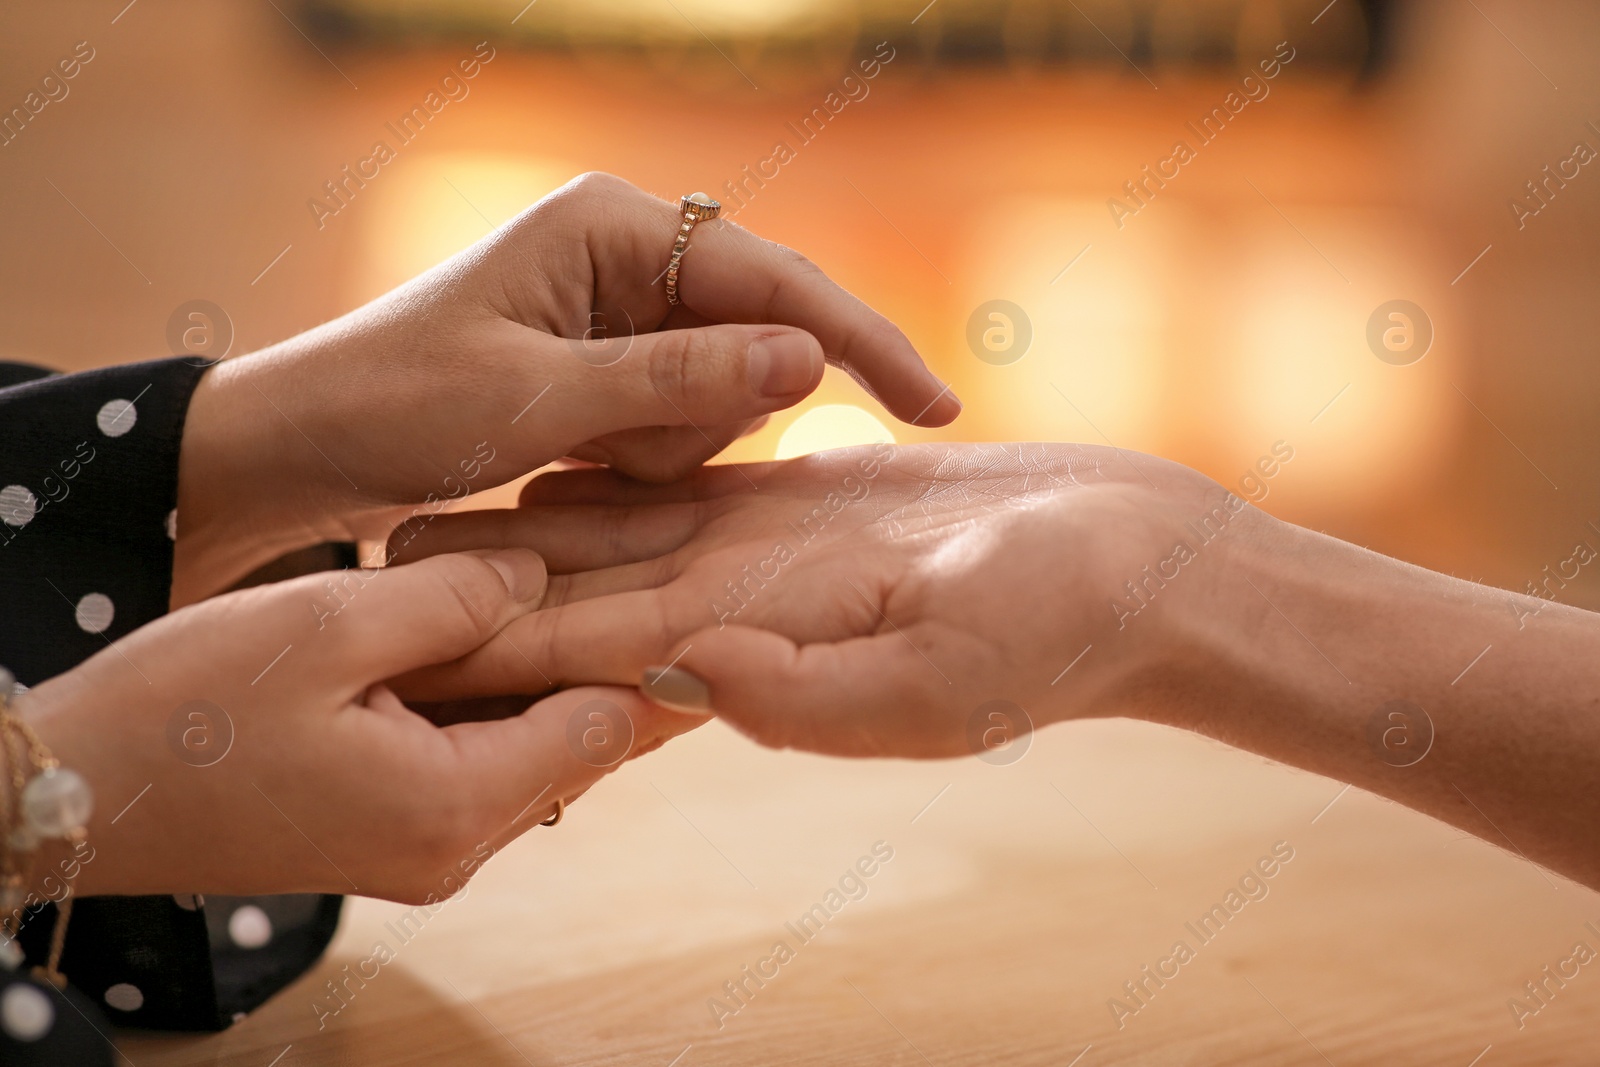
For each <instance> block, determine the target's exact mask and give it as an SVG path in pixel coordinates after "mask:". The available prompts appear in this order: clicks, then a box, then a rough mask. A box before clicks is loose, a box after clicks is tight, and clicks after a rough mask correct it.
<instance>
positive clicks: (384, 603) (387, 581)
mask: <svg viewBox="0 0 1600 1067" xmlns="http://www.w3.org/2000/svg"><path fill="white" fill-rule="evenodd" d="M318 579H320V580H321V581H320V582H319V581H318ZM546 585H547V578H546V575H545V569H544V562H543V561H542V560H541V559H540V558H539V557H538V555H537V554H536V553H533V552H530V551H528V550H526V549H516V548H513V549H506V550H503V551H498V552H483V553H456V554H452V555H443V556H435V557H433V558H431V559H426V560H423V561H422V562H420V563H413V564H410V565H408V566H403V567H385V568H381V569H379V568H372V569H369V570H349V571H335V572H331V573H329V574H327V575H319V576H314V577H313V578H310V579H300V580H298V581H295V582H288V583H284V584H283V585H281V586H274V587H264V588H265V589H267V590H271V592H270V593H268V594H267V595H271V596H274V597H275V598H276V599H278V600H280V601H281V602H282V608H283V610H284V612H285V613H286V615H289V616H292V617H293V618H294V619H295V620H305V619H307V618H312V617H314V618H315V621H316V622H317V626H316V628H315V629H313V630H312V632H311V633H309V634H307V633H305V630H306V629H307V628H308V627H307V626H306V625H305V624H304V623H303V622H302V623H301V625H300V626H299V627H297V628H296V629H297V631H298V632H297V634H296V636H297V637H298V639H299V643H300V644H301V645H302V646H303V647H304V651H303V653H302V657H301V658H300V659H299V660H298V662H297V663H296V667H297V668H298V670H296V671H295V672H294V674H295V676H297V677H304V678H307V679H311V680H313V681H314V682H315V684H318V685H325V684H326V683H327V681H328V680H329V679H343V680H345V681H347V682H348V683H350V684H351V686H352V687H353V691H355V692H359V691H362V690H364V689H365V688H366V687H367V686H368V685H370V684H371V683H372V682H373V681H374V680H375V679H381V678H387V677H389V676H390V675H395V674H399V673H401V672H403V671H406V670H410V669H413V668H416V667H421V666H423V665H425V664H430V663H442V662H445V661H448V660H453V659H456V658H458V657H460V656H462V655H465V654H466V653H468V652H470V651H471V650H473V649H475V648H478V647H479V646H481V645H482V644H483V643H484V642H485V641H488V640H489V639H490V638H492V637H494V636H495V634H497V633H498V632H499V631H500V630H501V629H502V628H503V627H505V626H506V625H508V624H509V623H510V622H512V621H513V620H514V619H516V618H517V617H519V616H521V615H523V614H524V613H526V612H529V611H533V610H534V609H536V608H537V607H538V606H539V604H540V602H541V600H542V599H543V597H544V592H545V588H546ZM251 592H255V591H253V590H252V591H251ZM308 600H309V601H310V603H311V605H312V611H310V612H308V611H307V610H306V605H307V602H308ZM319 608H320V611H319V610H318V609H319ZM294 642H295V639H294V638H290V642H289V643H290V645H291V647H292V645H293V644H294ZM287 651H288V650H286V652H287ZM509 691H510V690H501V692H509ZM523 691H524V692H528V691H531V690H523Z"/></svg>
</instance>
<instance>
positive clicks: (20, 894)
mask: <svg viewBox="0 0 1600 1067" xmlns="http://www.w3.org/2000/svg"><path fill="white" fill-rule="evenodd" d="M16 692H17V684H16V678H15V677H14V676H13V675H12V674H11V672H10V671H8V670H6V669H5V668H4V667H0V772H5V773H4V779H5V781H4V782H3V783H0V909H3V911H4V915H3V917H0V935H3V940H0V966H4V967H6V968H7V969H8V970H14V969H16V967H17V966H18V965H20V963H21V961H22V954H21V951H20V950H19V949H18V948H17V945H16V937H17V931H18V930H19V929H20V928H21V926H22V922H23V916H24V913H25V912H26V911H27V910H28V908H29V907H30V906H31V904H32V903H33V901H32V899H31V895H30V894H29V893H28V891H27V885H28V881H27V875H28V868H29V866H30V865H31V861H32V858H33V854H34V852H36V851H37V850H38V848H39V844H40V842H41V841H43V840H45V839H58V840H62V841H66V842H67V843H68V844H70V845H72V846H74V848H76V847H77V846H78V845H79V844H81V843H82V842H83V841H84V840H85V838H86V837H87V836H88V831H87V827H88V823H89V816H90V814H92V812H93V810H94V793H93V792H92V791H91V790H90V788H89V783H88V782H86V781H84V779H83V776H82V775H81V774H79V773H78V772H76V771H74V770H70V769H69V768H66V767H63V766H61V761H60V760H58V759H56V758H55V756H54V755H53V754H52V753H51V752H50V750H49V749H48V748H46V747H45V745H44V743H43V742H42V741H40V740H39V735H38V734H36V733H35V732H34V730H33V727H31V726H29V725H28V724H27V723H26V722H24V721H22V719H20V718H18V717H17V715H16V714H15V713H14V712H13V711H12V709H11V703H12V698H13V697H14V696H15V695H16ZM74 874H76V871H74ZM70 881H71V879H68V882H69V884H68V887H67V892H66V893H65V895H64V896H63V897H62V898H61V899H60V900H59V901H57V903H56V925H55V929H54V930H53V931H51V937H50V955H49V957H48V959H47V960H46V962H45V965H44V967H42V968H40V969H38V970H37V971H36V972H35V973H36V974H38V975H39V976H40V977H42V978H44V979H46V980H47V981H49V982H50V983H51V984H52V985H54V986H55V987H56V988H57V989H64V988H65V987H66V984H67V980H66V978H65V977H64V976H63V975H62V973H61V969H60V964H61V950H62V947H63V946H64V945H65V943H66V938H67V922H68V921H69V920H70V919H71V918H72V888H71V885H70Z"/></svg>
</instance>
